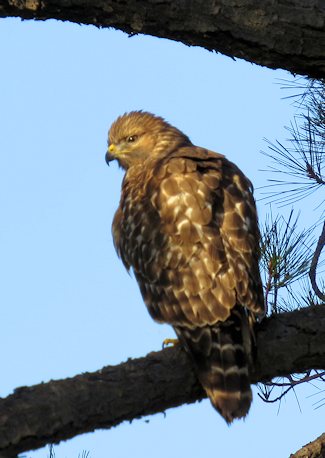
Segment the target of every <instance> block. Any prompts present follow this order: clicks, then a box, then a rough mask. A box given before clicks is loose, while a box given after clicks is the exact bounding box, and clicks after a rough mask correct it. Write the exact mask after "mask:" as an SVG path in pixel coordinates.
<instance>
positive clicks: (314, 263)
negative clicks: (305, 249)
mask: <svg viewBox="0 0 325 458" xmlns="http://www.w3.org/2000/svg"><path fill="white" fill-rule="evenodd" d="M324 244H325V223H324V224H323V230H322V233H321V235H320V236H319V239H318V242H317V246H316V250H315V253H314V256H313V259H312V261H311V265H310V270H309V278H310V282H311V286H312V288H313V290H314V292H315V294H316V296H317V297H318V298H319V299H321V300H322V301H325V294H324V293H322V291H321V290H320V289H319V288H318V285H317V281H316V270H317V264H318V261H319V257H320V255H321V252H322V250H323V248H324Z"/></svg>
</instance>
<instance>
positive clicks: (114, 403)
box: [0, 306, 325, 458]
mask: <svg viewBox="0 0 325 458" xmlns="http://www.w3.org/2000/svg"><path fill="white" fill-rule="evenodd" d="M257 345H258V349H259V350H258V355H257V364H256V369H255V372H254V373H253V374H252V382H253V383H256V382H258V381H267V380H270V379H271V378H272V377H275V376H280V375H287V374H290V373H294V372H296V373H297V372H304V371H306V370H308V369H311V368H314V369H324V368H325V307H324V306H315V307H310V308H308V309H303V310H300V311H295V312H291V313H285V314H280V315H275V316H273V317H272V318H268V319H266V320H264V321H263V323H262V324H261V325H260V327H259V329H258V332H257ZM203 397H205V394H204V393H203V390H202V388H201V387H200V385H199V384H198V382H197V380H196V377H195V374H194V373H193V370H192V366H191V363H190V361H189V359H188V358H187V355H186V354H185V353H184V352H183V351H182V350H181V348H177V347H174V348H167V349H165V350H163V351H160V352H155V353H150V354H149V355H147V356H146V357H145V358H139V359H134V360H129V361H127V362H126V363H123V364H120V365H118V366H115V367H113V366H107V367H104V368H103V369H102V370H100V371H97V372H94V373H85V374H81V375H77V376H76V377H73V378H69V379H65V380H57V381H51V382H48V383H44V384H40V385H35V386H32V387H22V388H18V389H17V390H15V392H14V393H13V394H12V395H11V396H8V397H7V398H5V399H0V458H4V457H6V458H12V457H15V456H16V455H17V453H20V452H23V451H27V450H30V449H35V448H39V447H42V446H44V445H45V444H47V443H49V442H59V441H60V440H62V439H68V438H71V437H73V436H76V435H77V434H81V433H84V432H88V431H93V430H95V429H97V428H110V427H112V426H116V425H118V424H119V423H121V422H123V421H130V420H132V419H134V418H139V417H141V416H144V415H151V414H153V413H156V412H163V411H165V410H166V409H168V408H170V407H176V406H179V405H182V404H184V403H192V402H195V401H197V400H200V399H202V398H203ZM216 415H217V414H216Z"/></svg>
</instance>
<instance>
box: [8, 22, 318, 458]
mask: <svg viewBox="0 0 325 458" xmlns="http://www.w3.org/2000/svg"><path fill="white" fill-rule="evenodd" d="M0 53H1V54H0V56H1V62H2V70H1V75H0V82H1V88H2V90H1V93H0V126H1V135H0V150H1V167H0V205H1V220H0V250H1V259H0V278H1V289H0V301H1V304H2V306H1V321H2V323H3V324H2V332H1V333H0V346H1V347H0V348H1V349H2V350H1V368H2V371H1V372H2V376H1V382H0V395H1V396H6V395H8V394H9V393H10V392H12V390H13V389H14V388H15V387H17V386H23V385H31V384H36V383H40V382H42V381H48V380H50V379H58V378H64V377H68V376H73V375H75V374H78V373H80V372H83V371H94V370H97V369H99V368H101V367H103V366H105V365H108V364H110V365H111V364H117V363H119V362H121V361H124V360H126V359H127V358H128V357H138V356H144V355H145V354H147V353H148V352H150V351H152V350H159V349H160V348H161V343H162V341H163V339H164V338H166V337H168V336H172V335H173V333H172V330H171V329H169V328H168V327H167V326H159V325H157V324H155V323H154V322H153V321H152V320H151V319H150V317H149V316H148V314H147V311H146V309H145V306H144V305H143V303H142V300H141V297H140V293H139V291H138V288H137V285H136V282H135V280H134V279H133V278H132V277H130V276H128V274H127V273H126V272H125V270H124V268H123V266H122V264H121V262H120V261H119V260H118V259H117V256H116V254H115V252H114V249H113V245H112V238H111V233H110V226H111V221H112V218H113V215H114V211H115V209H116V207H117V204H118V199H119V194H120V183H121V179H122V171H121V170H119V169H118V168H117V166H116V165H115V164H114V165H112V167H110V168H108V167H107V166H106V163H105V161H104V155H105V150H106V144H107V130H108V127H109V125H110V124H111V123H112V121H113V120H114V119H115V118H116V117H117V116H118V115H119V114H122V113H124V112H125V111H130V110H133V109H144V110H148V111H151V112H153V113H156V114H158V115H160V116H163V117H165V118H166V119H167V120H168V121H169V122H170V123H172V124H174V125H175V126H177V127H178V128H180V129H181V130H183V131H184V132H185V133H186V134H187V135H188V136H189V137H190V138H191V140H192V141H193V142H194V143H196V144H198V145H200V146H205V147H208V148H211V149H213V150H215V151H218V152H220V153H223V154H225V155H226V156H227V157H228V158H229V159H230V160H232V161H234V162H235V163H237V164H238V165H239V166H240V167H241V168H242V170H243V171H244V172H245V173H246V174H247V175H248V176H249V178H250V179H251V180H252V181H253V183H254V185H255V187H258V186H262V185H263V184H265V181H266V178H267V176H266V174H265V173H261V172H260V171H259V169H263V168H265V166H266V164H267V161H266V158H265V157H264V156H262V155H261V154H260V151H261V150H266V149H267V146H266V143H265V141H264V140H263V139H264V138H268V139H270V140H274V139H279V140H282V141H284V140H285V138H286V137H287V136H288V134H287V132H286V131H285V130H284V128H283V126H284V125H288V123H289V122H290V119H292V116H293V115H294V114H295V112H296V110H295V108H294V107H293V106H292V105H290V103H289V101H288V100H283V99H282V97H283V96H284V95H286V94H284V93H283V91H282V90H281V89H280V85H279V84H278V83H279V82H278V79H281V78H284V79H288V78H289V79H290V78H291V76H290V75H289V74H288V73H286V72H283V71H272V70H269V69H265V68H261V67H258V66H255V65H252V64H249V63H247V62H244V61H233V60H231V59H230V58H227V57H224V56H222V55H220V54H216V53H211V52H208V51H206V50H203V49H200V48H190V47H187V46H184V45H182V44H179V43H176V42H172V41H167V40H161V39H157V38H154V37H142V36H136V37H133V38H128V37H127V35H125V34H123V33H121V32H117V31H113V30H99V29H96V28H94V27H91V26H89V27H86V26H79V25H75V24H69V23H62V22H56V21H47V22H38V23H37V22H32V21H24V22H21V21H20V20H16V19H6V20H2V21H1V22H0ZM258 207H259V211H260V219H261V221H263V219H264V217H265V214H266V210H267V209H266V207H265V205H264V204H263V203H262V202H260V203H259V204H258ZM304 211H305V218H306V219H308V218H309V219H310V218H313V216H312V213H311V212H309V213H308V209H306V208H305V209H304ZM312 393H313V391H312V390H309V391H308V390H307V389H306V388H302V389H301V390H299V391H298V397H299V401H300V403H301V409H302V413H301V412H300V410H299V407H298V405H297V402H296V400H295V398H294V396H293V395H289V396H288V397H287V398H285V399H284V401H283V402H282V405H281V409H280V411H279V412H278V405H266V404H264V403H263V402H262V401H261V400H259V398H258V396H257V395H256V394H255V397H254V404H253V406H252V409H251V411H250V414H249V416H248V418H247V419H246V420H245V421H241V422H236V423H235V424H234V425H233V426H231V427H228V426H227V425H226V424H225V422H224V421H223V420H222V419H221V418H220V417H219V416H218V414H217V413H216V412H215V411H214V410H213V409H212V408H211V407H210V404H209V402H208V401H203V402H201V403H196V404H194V405H191V406H182V407H180V408H177V409H172V410H169V411H167V412H166V416H164V415H162V414H157V415H155V416H153V417H150V418H148V420H149V422H148V423H147V422H146V421H145V419H141V420H137V421H134V422H133V423H132V424H129V423H125V424H122V425H120V426H118V427H116V428H114V429H112V430H108V431H98V432H96V433H91V434H87V435H83V436H80V437H78V438H76V439H73V440H71V441H68V442H64V443H62V444H61V445H59V446H58V447H57V448H56V456H57V457H59V458H61V457H67V458H72V457H77V456H78V453H80V452H81V451H82V450H83V449H86V450H89V451H90V456H91V457H92V458H101V457H107V456H112V457H114V458H126V457H129V456H132V458H138V457H139V458H140V457H141V458H143V457H147V456H148V457H149V456H152V454H153V453H154V455H155V457H156V458H160V457H163V458H166V457H167V456H168V457H169V458H175V457H176V456H188V457H196V456H198V454H200V455H210V456H227V457H232V456H234V457H235V456H242V457H243V458H259V457H260V456H261V454H262V455H263V457H264V458H273V457H275V456H276V457H282V456H283V457H286V456H289V454H290V453H291V452H294V451H295V450H296V449H298V448H299V447H300V446H302V445H303V444H305V443H307V442H309V441H310V440H312V439H314V438H315V437H317V435H319V434H321V433H322V432H323V428H322V423H323V414H324V412H323V411H322V409H319V410H314V408H313V406H312V401H311V400H310V399H307V398H306V395H307V394H312ZM47 454H48V451H47V449H42V450H39V451H36V452H30V453H28V454H27V456H28V457H30V458H39V457H46V456H47Z"/></svg>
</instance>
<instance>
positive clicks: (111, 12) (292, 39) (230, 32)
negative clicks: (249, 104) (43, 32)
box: [0, 0, 325, 78]
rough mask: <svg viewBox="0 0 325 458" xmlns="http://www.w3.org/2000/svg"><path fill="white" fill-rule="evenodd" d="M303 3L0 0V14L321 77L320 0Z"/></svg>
mask: <svg viewBox="0 0 325 458" xmlns="http://www.w3.org/2000/svg"><path fill="white" fill-rule="evenodd" d="M305 3H306V2H301V1H298V0H293V1H291V2H290V7H288V6H287V5H286V2H283V1H280V0H264V1H263V2H261V1H260V0H236V1H232V2H229V0H219V1H218V2H217V3H216V2H215V1H214V0H191V2H184V1H181V0H159V1H153V0H128V1H127V2H126V1H125V0H92V1H91V2H85V1H82V0H51V1H50V0H0V17H8V16H18V17H21V18H23V19H38V20H46V19H59V20H63V21H71V22H75V23H78V24H80V23H82V24H93V25H95V26H97V27H114V28H115V29H119V30H123V31H124V32H127V33H128V34H130V35H134V34H138V33H141V34H147V35H154V36H157V37H160V38H169V39H172V40H176V41H180V42H182V43H185V44H187V45H189V46H193V45H194V46H202V47H204V48H206V49H208V50H211V51H212V50H214V51H217V52H221V53H223V54H226V55H227V56H231V57H236V58H241V59H246V60H248V61H249V62H255V63H256V64H259V65H265V66H267V67H269V68H283V69H286V70H289V71H291V72H292V73H295V74H304V75H309V76H311V77H314V78H322V77H325V57H324V49H325V29H324V22H325V8H324V2H323V0H313V2H311V3H310V4H309V3H308V5H306V4H305ZM275 18H276V19H275Z"/></svg>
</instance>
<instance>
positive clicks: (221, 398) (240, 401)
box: [175, 307, 252, 423]
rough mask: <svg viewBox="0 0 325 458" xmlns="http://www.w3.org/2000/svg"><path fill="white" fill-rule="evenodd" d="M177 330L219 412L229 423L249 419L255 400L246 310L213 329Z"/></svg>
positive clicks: (182, 328)
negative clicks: (246, 417) (236, 419)
mask: <svg viewBox="0 0 325 458" xmlns="http://www.w3.org/2000/svg"><path fill="white" fill-rule="evenodd" d="M175 330H176V333H177V335H178V337H179V338H180V340H181V341H182V342H183V344H184V346H185V348H186V349H187V350H188V352H189V353H190V356H191V357H192V359H193V362H194V365H195V368H196V371H197V374H198V378H199V380H200V382H201V384H202V386H203V388H204V389H205V391H206V393H207V395H208V397H209V398H210V401H211V403H212V404H213V406H214V407H215V408H216V410H217V411H218V412H219V413H220V414H221V415H222V417H223V418H224V419H225V420H226V422H227V423H231V422H232V421H233V420H234V419H235V418H242V417H245V416H246V415H247V413H248V411H249V408H250V405H251V401H252V391H251V387H250V379H249V366H250V363H251V348H250V347H251V337H250V332H249V324H248V317H247V315H246V313H245V310H244V309H242V310H241V309H240V308H239V307H236V309H235V310H234V311H233V313H232V315H231V316H230V318H228V319H227V320H226V321H225V322H220V323H217V324H215V325H212V326H205V327H202V328H185V327H178V328H176V329H175Z"/></svg>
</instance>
